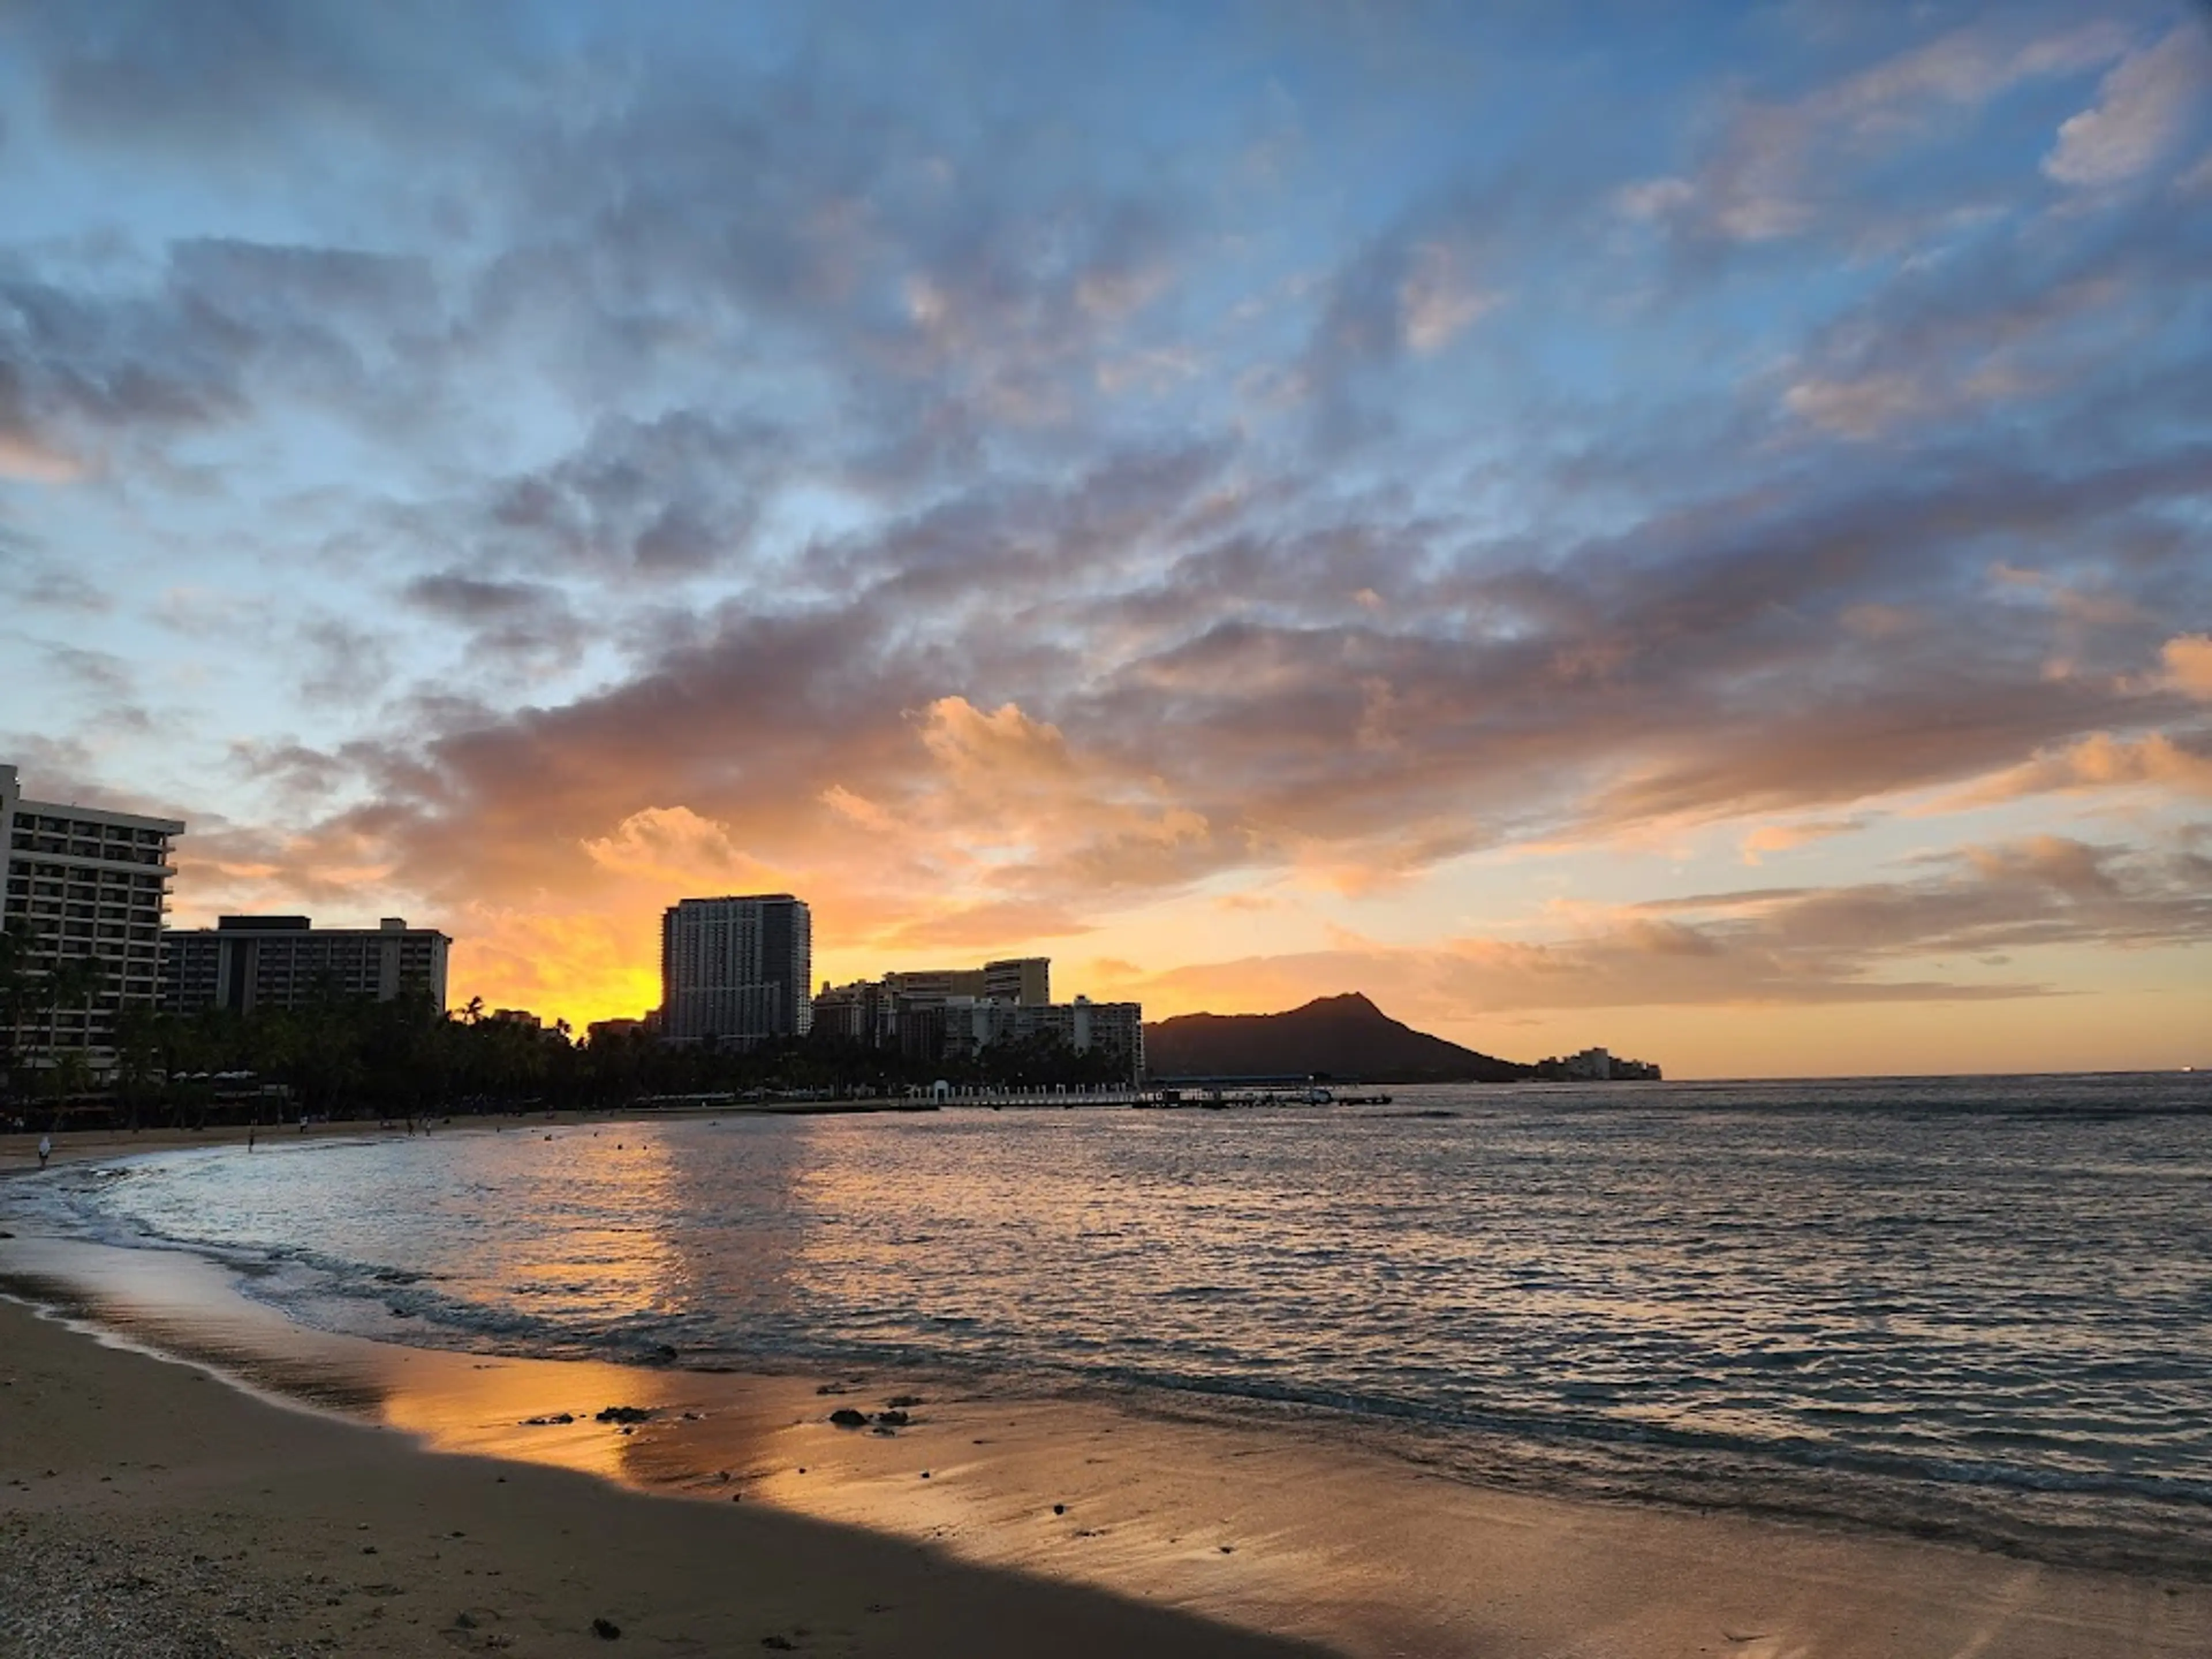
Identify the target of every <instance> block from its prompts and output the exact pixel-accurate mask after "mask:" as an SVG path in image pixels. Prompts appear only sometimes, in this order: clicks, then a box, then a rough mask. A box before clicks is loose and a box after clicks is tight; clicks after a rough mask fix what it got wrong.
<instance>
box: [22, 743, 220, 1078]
mask: <svg viewBox="0 0 2212 1659" xmlns="http://www.w3.org/2000/svg"><path fill="white" fill-rule="evenodd" d="M184 833H185V826H184V825H183V824H182V823H179V821H177V820H176V819H174V818H152V817H141V816H139V815H138V814H137V813H134V812H111V811H104V810H102V809H100V808H97V807H91V806H73V805H71V806H64V805H58V804H56V803H54V802H52V801H39V800H27V799H24V798H23V793H22V790H21V787H20V786H19V785H18V783H17V782H16V775H15V768H14V767H12V766H0V930H4V931H5V932H6V933H8V934H9V937H11V938H12V939H15V941H16V942H17V944H18V945H19V946H20V947H21V951H22V963H23V965H24V966H25V967H26V968H27V969H29V971H30V973H31V975H33V978H34V979H42V980H47V981H52V980H53V979H54V977H55V976H56V975H59V974H61V973H62V972H63V970H64V969H68V968H70V967H71V966H72V964H75V963H91V964H93V966H94V969H97V972H98V975H99V983H98V985H97V987H96V988H92V989H89V990H88V991H87V992H86V994H83V995H80V996H76V997H74V998H70V999H69V1000H66V1001H63V1002H58V1003H55V1004H52V1005H51V1006H47V1007H46V1008H43V1009H37V1010H36V1018H30V1019H26V1020H24V1021H22V1022H21V1023H20V1024H16V1025H15V1026H14V1027H13V1028H12V1029H11V1030H10V1032H9V1036H11V1037H12V1038H13V1039H14V1042H15V1051H16V1053H17V1054H27V1055H30V1056H32V1057H35V1058H41V1059H46V1060H52V1058H53V1057H54V1056H56V1055H57V1054H62V1053H65V1052H71V1051H74V1052H79V1053H82V1054H85V1056H86V1057H87V1059H88V1060H89V1062H90V1063H91V1064H92V1065H93V1066H94V1067H95V1068H97V1069H102V1070H104V1069H106V1067H107V1066H110V1065H112V1063H113V1060H114V1055H115V1022H116V1019H117V1018H118V1016H119V1015H120V1014H121V1013H122V1012H123V1011H124V1010H125V1009H126V1008H148V1009H150V1008H152V1007H154V1006H155V1004H156V1002H157V1000H158V999H159V997H160V994H161V935H162V915H163V913H164V912H166V911H167V908H168V892H169V882H170V879H171V878H173V876H174V875H175V874H176V869H175V866H173V865H172V864H171V863H170V861H169V860H170V848H169V843H170V842H172V841H173V839H174V838H175V837H177V836H181V835H183V834H184ZM63 982H64V983H67V981H63ZM37 1000H38V999H37V996H36V994H35V992H34V994H33V1005H34V1006H35V1004H36V1002H37Z"/></svg>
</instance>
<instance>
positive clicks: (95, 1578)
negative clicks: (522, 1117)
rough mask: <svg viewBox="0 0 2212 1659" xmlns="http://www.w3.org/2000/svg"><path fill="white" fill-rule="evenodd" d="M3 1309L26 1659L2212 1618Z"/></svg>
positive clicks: (2003, 1567) (1049, 1428) (1174, 1426)
mask: <svg viewBox="0 0 2212 1659" xmlns="http://www.w3.org/2000/svg"><path fill="white" fill-rule="evenodd" d="M33 1178H35V1177H33ZM0 1276H4V1278H5V1281H6V1283H7V1284H8V1285H9V1286H10V1287H11V1288H12V1290H13V1291H14V1293H15V1294H16V1295H18V1296H25V1297H31V1298H33V1299H35V1300H38V1301H41V1302H44V1303H46V1304H48V1305H49V1306H55V1305H58V1306H61V1307H63V1308H64V1309H65V1310H67V1312H68V1314H69V1316H70V1323H64V1322H62V1321H60V1320H58V1319H56V1318H52V1317H40V1316H36V1315H34V1314H33V1311H32V1310H31V1309H30V1308H29V1307H27V1306H25V1305H21V1304H8V1305H4V1306H0V1425H4V1428H0V1534H4V1536H5V1539H6V1543H7V1547H6V1549H5V1551H4V1553H0V1608H3V1609H4V1610H5V1612H4V1617H0V1654H5V1655H6V1656H8V1659H16V1656H25V1659H29V1656H46V1655H54V1656H61V1655H70V1656H76V1655H100V1654H106V1653H115V1654H125V1653H128V1654H133V1655H162V1654H180V1655H181V1654H191V1655H202V1654H204V1655H233V1654H235V1655H293V1654H309V1653H334V1652H335V1653H348V1654H353V1653H359V1654H430V1653H449V1652H453V1651H477V1650H483V1651H511V1652H514V1653H517V1654H547V1655H558V1654H568V1653H584V1652H601V1651H610V1650H617V1651H628V1650H631V1649H630V1648H629V1647H623V1648H618V1649H610V1648H609V1647H608V1646H607V1645H606V1644H609V1643H611V1642H619V1643H623V1644H632V1645H633V1646H635V1648H636V1649H638V1650H647V1651H664V1652H669V1653H675V1654H684V1653H699V1654H706V1653H722V1652H732V1653H733V1652H738V1651H752V1650H757V1649H764V1650H769V1651H780V1650H788V1651H799V1652H814V1653H824V1654H831V1653H841V1654H862V1653H869V1654H908V1653H910V1654H934V1653H953V1652H958V1653H961V1654H966V1655H976V1654H991V1653H999V1652H1004V1653H1008V1654H1014V1653H1033V1652H1037V1651H1041V1650H1060V1651H1066V1652H1070V1653H1100V1654H1106V1653H1126V1652H1131V1651H1137V1650H1145V1651H1151V1652H1156V1653H1162V1654H1172V1653H1194V1654H1195V1653H1225V1654H1226V1653H1237V1652H1250V1653H1255V1654H1256V1653H1261V1652H1283V1653H1288V1652H1291V1651H1327V1652H1335V1653H1341V1654H1347V1655H1362V1656H1364V1655H1375V1656H1382V1655H1397V1654H1406V1655H1427V1654H1436V1655H1443V1654H1459V1655H1468V1656H1493V1655H1495V1656H1507V1655H1540V1654H1565V1653H1571V1654H1577V1655H1585V1656H1616V1655H1617V1656H1621V1659H1632V1656H1633V1659H1664V1656H1672V1655H1680V1656H1690V1655H1697V1654H1730V1655H1741V1656H1746V1659H1790V1656H1821V1659H1861V1656H1863V1659H1875V1656H1905V1655H1944V1656H1958V1659H1966V1656H2002V1655H2015V1656H2023V1659H2061V1656H2072V1659H2094V1656H2103V1655H2112V1656H2118V1655H2123V1654H2124V1655H2130V1656H2143V1655H2153V1656H2156V1655H2172V1656H2176V1659H2179V1656H2197V1655H2201V1654H2202V1653H2203V1651H2204V1650H2205V1648H2206V1643H2207V1638H2208V1633H2212V1587H2208V1586H2206V1585H2205V1584H2203V1583H2186V1582H2159V1581H2156V1580H2154V1579H2151V1578H2147V1577H2132V1576H2125V1575H2118V1574H2109V1573H2101V1572H2087V1571H2067V1570H2064V1569H2061V1568H2055V1567H2051V1566H2045V1565H2033V1564H2028V1563H2025V1562H2021V1561H2015V1560H2011V1559H2005V1558H2002V1557H1998V1556H1994V1555H1987V1554H1981V1553H1973V1552H1970V1551H1965V1550H1960V1549H1954V1548H1950V1547H1942V1546H1937V1545H1933V1544H1918V1543H1913V1542H1910V1541H1895V1540H1889V1539H1882V1538H1876V1537H1869V1536H1864V1535H1858V1534H1840V1533H1834V1532H1829V1531H1825V1530H1822V1529H1820V1528H1813V1527H1808V1526H1798V1525H1793V1524H1785V1523H1781V1522H1764V1521H1756V1520H1751V1519H1746V1518H1743V1517H1738V1516H1723V1515H1699V1514H1692V1513H1686V1512H1683V1511H1680V1510H1665V1509H1659V1508H1655V1507H1650V1506H1642V1505H1636V1504H1604V1503H1594V1502H1589V1501H1583V1500H1573V1501H1569V1500H1561V1499H1557V1498H1547V1497H1544V1496H1541V1495H1534V1494H1530V1493H1527V1492H1503V1491H1497V1490H1491V1489H1486V1488H1483V1487H1480V1486H1473V1485H1469V1484H1468V1483H1466V1482H1463V1481H1461V1480H1454V1479H1448V1478H1442V1477H1441V1476H1439V1475H1438V1474H1437V1472H1436V1471H1434V1470H1432V1469H1428V1468H1423V1467H1422V1466H1420V1465H1419V1464H1418V1463H1411V1462H1407V1461H1405V1460H1404V1459H1402V1458H1397V1457H1393V1456H1389V1455H1384V1454H1383V1453H1380V1452H1377V1451H1375V1450H1373V1449H1366V1448H1363V1447H1360V1446H1358V1445H1355V1444H1346V1443H1326V1442H1322V1441H1319V1440H1316V1439H1314V1438H1312V1437H1310V1436H1302V1435H1301V1434H1299V1433H1297V1432H1295V1431H1292V1430H1291V1427H1290V1426H1289V1425H1286V1424H1284V1423H1279V1422H1273V1421H1270V1420H1269V1419H1267V1418H1266V1417H1265V1416H1264V1415H1261V1414H1254V1415H1252V1416H1251V1417H1250V1418H1249V1419H1246V1420H1228V1421H1199V1422H1194V1421H1184V1420H1164V1419H1159V1418H1157V1417H1153V1416H1148V1415H1145V1414H1141V1413H1136V1412H1133V1411H1129V1410H1126V1409H1121V1408H1120V1407H1117V1406H1116V1405H1115V1404H1114V1403H1113V1402H1110V1401H1099V1400H1095V1399H1067V1398H1021V1397H1008V1396H1006V1395H1004V1394H996V1393H993V1394H982V1393H975V1392H972V1391H971V1392H963V1391H961V1390H960V1389H958V1388H957V1386H956V1387H954V1388H951V1389H946V1388H945V1385H944V1384H943V1383H942V1380H933V1379H927V1378H908V1377H894V1376H871V1375H866V1374H861V1375H847V1376H833V1377H816V1376H803V1377H802V1376H759V1377H747V1376H721V1375H712V1374H702V1373H696V1372H687V1371H683V1370H641V1369H638V1368H634V1367H623V1366H614V1365H602V1364H592V1363H586V1362H553V1361H533V1360H519V1359H492V1358H483V1357H480V1356H471V1355H467V1354H457V1353H451V1352H433V1351H427V1350H410V1349H407V1348H404V1347H398V1346H392V1345H390V1344H384V1343H374V1342H367V1341H362V1340H358V1339H353V1338H343V1337H335V1336H327V1335H321V1334H315V1333H311V1332H306V1331H302V1330H301V1329H298V1328H295V1327H292V1326H290V1325H289V1324H287V1323H286V1322H284V1321H283V1319H282V1318H280V1317H279V1316H276V1314H274V1313H272V1312H270V1311H269V1310H265V1309H261V1308H259V1307H257V1306H255V1305H254V1304H250V1303H247V1302H246V1301H245V1300H244V1299H243V1298H240V1297H236V1296H235V1295H234V1294H232V1293H231V1291H229V1289H228V1285H227V1284H226V1283H225V1281H224V1280H223V1278H222V1275H221V1274H220V1273H218V1272H217V1271H216V1270H215V1269H214V1268H212V1267H209V1266H208V1265H206V1264H204V1263H201V1262H198V1261H195V1260H193V1259H191V1258H189V1257H185V1256H183V1255H176V1254H174V1253H167V1252H159V1253H157V1252H145V1251H118V1250H107V1249H99V1248H98V1247H90V1246H83V1245H78V1244H72V1243H58V1242H55V1241H46V1240H40V1239H33V1238H16V1239H10V1240H3V1241H0ZM71 1324H74V1325H75V1326H76V1328H71ZM95 1330H96V1331H99V1332H100V1333H102V1334H101V1335H100V1337H99V1338H98V1339H95V1336H94V1335H93V1334H88V1333H89V1332H92V1331H95ZM161 1354H166V1355H187V1356H191V1363H182V1362H179V1360H177V1359H174V1358H160V1357H156V1356H157V1355H161ZM226 1383H228V1384H229V1386H226V1385H225V1384H226ZM895 1401H896V1402H902V1403H900V1404H897V1405H894V1403H893V1402H895ZM286 1402H289V1403H286ZM303 1402H305V1405H312V1407H313V1409H308V1408H305V1405H303ZM610 1406H625V1407H635V1408H636V1410H637V1411H638V1412H639V1413H643V1417H642V1420H640V1421H637V1422H615V1421H602V1420H600V1419H599V1413H600V1412H601V1411H602V1410H604V1409H605V1408H606V1407H610ZM893 1410H897V1411H902V1412H903V1413H904V1414H905V1417H906V1420H905V1421H904V1422H903V1423H897V1424H896V1427H895V1428H891V1429H890V1431H888V1432H878V1431H876V1429H877V1428H878V1427H884V1426H887V1425H884V1422H883V1419H881V1416H880V1414H881V1413H884V1412H886V1411H893ZM836 1411H848V1412H857V1413H860V1414H861V1415H863V1416H865V1417H866V1418H867V1419H869V1420H870V1423H871V1425H872V1426H871V1427H869V1428H863V1429H847V1428H841V1427H839V1426H838V1425H836V1424H835V1423H834V1422H833V1421H832V1420H831V1413H833V1412H836ZM892 1420H893V1421H894V1422H896V1419H892ZM594 1621H605V1624H606V1626H611V1627H612V1628H614V1629H616V1630H618V1631H619V1632H621V1633H620V1635H619V1636H609V1635H607V1634H605V1632H604V1631H600V1630H598V1629H597V1627H596V1626H595V1623H594Z"/></svg>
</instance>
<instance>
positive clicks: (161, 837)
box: [15, 811, 169, 847]
mask: <svg viewBox="0 0 2212 1659" xmlns="http://www.w3.org/2000/svg"><path fill="white" fill-rule="evenodd" d="M27 830H42V831H44V832H45V833H46V834H47V835H50V836H84V837H89V838H90V839H92V840H94V841H98V840H100V838H102V837H103V836H104V837H106V838H107V839H108V840H111V841H127V842H137V844H138V845H140V846H142V847H157V846H159V845H160V844H161V842H164V841H166V840H167V839H168V834H169V832H168V831H167V830H166V829H140V828H138V827H137V826H136V825H133V824H128V823H106V822H105V821H103V820H101V819H99V818H70V817H55V816H54V815H53V814H52V813H43V814H42V813H38V812H23V811H18V812H17V813H16V814H15V833H16V834H17V835H19V836H20V835H21V834H23V833H24V832H25V831H27Z"/></svg>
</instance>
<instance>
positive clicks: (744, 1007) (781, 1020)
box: [660, 893, 814, 1048]
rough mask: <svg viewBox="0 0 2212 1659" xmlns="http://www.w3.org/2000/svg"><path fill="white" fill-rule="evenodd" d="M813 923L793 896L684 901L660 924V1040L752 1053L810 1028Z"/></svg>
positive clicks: (803, 1033) (811, 1021)
mask: <svg viewBox="0 0 2212 1659" xmlns="http://www.w3.org/2000/svg"><path fill="white" fill-rule="evenodd" d="M813 971H814V921H813V917H812V915H811V914H810V913H809V911H808V910H807V908H806V905H805V901H803V900H800V899H795V898H793V897H792V896H791V895H790V894H788V893H756V894H752V895H750V896H744V897H732V898H698V899H684V900H681V901H679V902H677V903H675V904H672V905H671V906H669V908H668V910H667V912H666V913H665V915H663V916H662V917H661V919H660V1006H661V1019H662V1026H661V1031H662V1035H663V1036H665V1038H666V1039H667V1040H668V1041H669V1042H707V1043H714V1044H718V1045H721V1044H726V1045H728V1046H729V1047H732V1048H752V1047H754V1046H755V1045H757V1044H758V1043H761V1042H765V1041H767V1040H768V1039H769V1038H771V1037H780V1036H805V1034H806V1033H807V1032H808V1031H809V1030H812V1029H813V1024H814V999H813V996H812V994H811V989H810V987H811V986H812V984H813V982H814V981H813Z"/></svg>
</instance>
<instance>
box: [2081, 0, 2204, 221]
mask: <svg viewBox="0 0 2212 1659" xmlns="http://www.w3.org/2000/svg"><path fill="white" fill-rule="evenodd" d="M2208 93H2212V40H2208V39H2207V37H2206V33H2205V31H2204V28H2203V25H2202V24H2201V23H2199V22H2197V21H2189V22H2184V23H2179V24H2177V25H2175V26H2174V27H2173V28H2172V30H2171V31H2169V32H2168V33H2166V35H2165V37H2164V38H2163V39H2161V40H2159V42H2158V43H2157V44H2156V45H2155V46H2147V47H2143V48H2142V49H2140V50H2137V51H2135V52H2130V53H2129V54H2128V55H2127V56H2126V57H2125V58H2122V59H2121V60H2120V61H2119V63H2118V64H2115V65H2114V66H2113V68H2112V70H2111V71H2110V72H2109V73H2108V74H2106V76H2105V78H2104V81H2103V82H2102V83H2101V84H2100V86H2099V87H2098V88H2097V101H2096V103H2095V104H2093V105H2092V106H2090V107H2089V108H2087V109H2086V110H2083V111H2082V112H2081V113H2080V114H2078V115H2075V116H2071V117H2069V118H2068V119H2067V120H2066V121H2065V123H2064V124H2063V125H2061V126H2060V127H2059V129H2058V141H2057V143H2056V144H2054V145H2053V146H2052V147H2051V153H2050V154H2049V155H2046V156H2045V157H2044V161H2043V170H2044V172H2045V173H2047V174H2048V175H2049V176H2050V177H2051V179H2055V180H2057V182H2058V183H2060V184H2062V185H2075V186H2077V187H2084V188H2090V187H2099V186H2106V185H2118V184H2124V183H2126V182H2127V181H2128V180H2130V179H2134V178H2136V177H2137V176H2138V175H2140V174H2142V173H2145V172H2147V171H2148V170H2149V169H2150V168H2151V167H2154V166H2156V165H2157V164H2158V163H2159V162H2160V161H2162V160H2164V159H2165V157H2166V155H2167V154H2168V153H2169V152H2170V151H2171V150H2172V148H2173V147H2174V145H2175V144H2176V143H2178V142H2179V140H2180V139H2181V137H2183V136H2184V135H2185V134H2186V132H2187V131H2189V128H2190V126H2191V123H2192V121H2193V120H2194V118H2195V117H2196V115H2197V112H2198V111H2199V110H2200V109H2201V108H2202V107H2203V103H2204V100H2205V98H2206V95H2207V94H2208Z"/></svg>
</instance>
